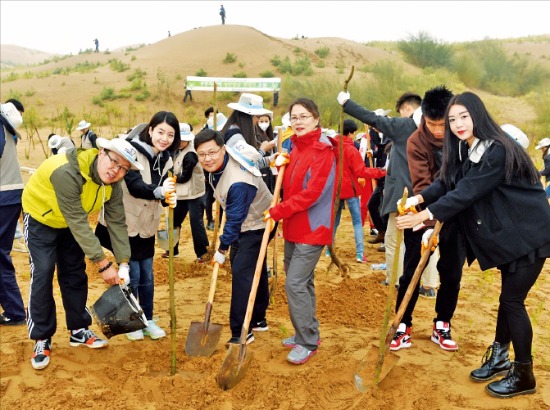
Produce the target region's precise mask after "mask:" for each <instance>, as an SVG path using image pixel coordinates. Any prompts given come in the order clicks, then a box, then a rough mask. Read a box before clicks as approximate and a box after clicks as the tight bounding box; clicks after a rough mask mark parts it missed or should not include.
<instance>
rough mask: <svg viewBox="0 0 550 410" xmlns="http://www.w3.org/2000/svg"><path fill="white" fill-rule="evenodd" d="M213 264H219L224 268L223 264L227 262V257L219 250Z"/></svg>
mask: <svg viewBox="0 0 550 410" xmlns="http://www.w3.org/2000/svg"><path fill="white" fill-rule="evenodd" d="M212 262H213V263H217V264H218V265H220V266H223V263H224V262H225V255H224V254H223V253H221V252H220V251H219V250H217V251H216V253H215V254H214V258H213V261H212Z"/></svg>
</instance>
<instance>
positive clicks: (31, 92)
mask: <svg viewBox="0 0 550 410" xmlns="http://www.w3.org/2000/svg"><path fill="white" fill-rule="evenodd" d="M35 94H36V90H35V89H34V88H32V89H30V90H27V91H25V97H32V96H33V95H35Z"/></svg>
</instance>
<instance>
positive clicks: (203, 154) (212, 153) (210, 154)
mask: <svg viewBox="0 0 550 410" xmlns="http://www.w3.org/2000/svg"><path fill="white" fill-rule="evenodd" d="M222 148H223V147H220V148H218V150H217V151H214V150H210V151H208V152H201V153H200V154H197V155H198V156H199V159H202V160H204V159H205V158H206V157H209V158H214V157H215V156H216V155H218V152H220V150H221V149H222Z"/></svg>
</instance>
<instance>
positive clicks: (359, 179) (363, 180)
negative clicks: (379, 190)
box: [357, 178, 367, 188]
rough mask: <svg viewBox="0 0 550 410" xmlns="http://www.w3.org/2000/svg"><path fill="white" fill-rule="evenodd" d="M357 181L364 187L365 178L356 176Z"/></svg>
mask: <svg viewBox="0 0 550 410" xmlns="http://www.w3.org/2000/svg"><path fill="white" fill-rule="evenodd" d="M357 182H358V183H359V186H360V187H361V188H365V185H366V184H367V180H366V179H365V178H357Z"/></svg>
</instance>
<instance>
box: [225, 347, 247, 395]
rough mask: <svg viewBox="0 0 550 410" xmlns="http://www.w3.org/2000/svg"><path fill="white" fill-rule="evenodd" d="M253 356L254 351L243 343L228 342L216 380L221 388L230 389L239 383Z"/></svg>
mask: <svg viewBox="0 0 550 410" xmlns="http://www.w3.org/2000/svg"><path fill="white" fill-rule="evenodd" d="M253 357H254V352H253V351H250V350H247V348H246V345H245V344H242V345H241V344H238V345H237V344H230V345H229V349H227V353H226V354H225V359H224V361H223V363H222V367H221V368H220V371H219V372H218V376H217V377H216V382H217V383H218V386H220V387H221V388H222V389H223V390H229V389H232V388H233V387H235V386H236V385H237V383H239V382H240V381H241V380H242V378H243V377H244V375H245V374H246V371H247V370H248V367H249V366H250V362H251V361H252V358H253Z"/></svg>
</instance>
